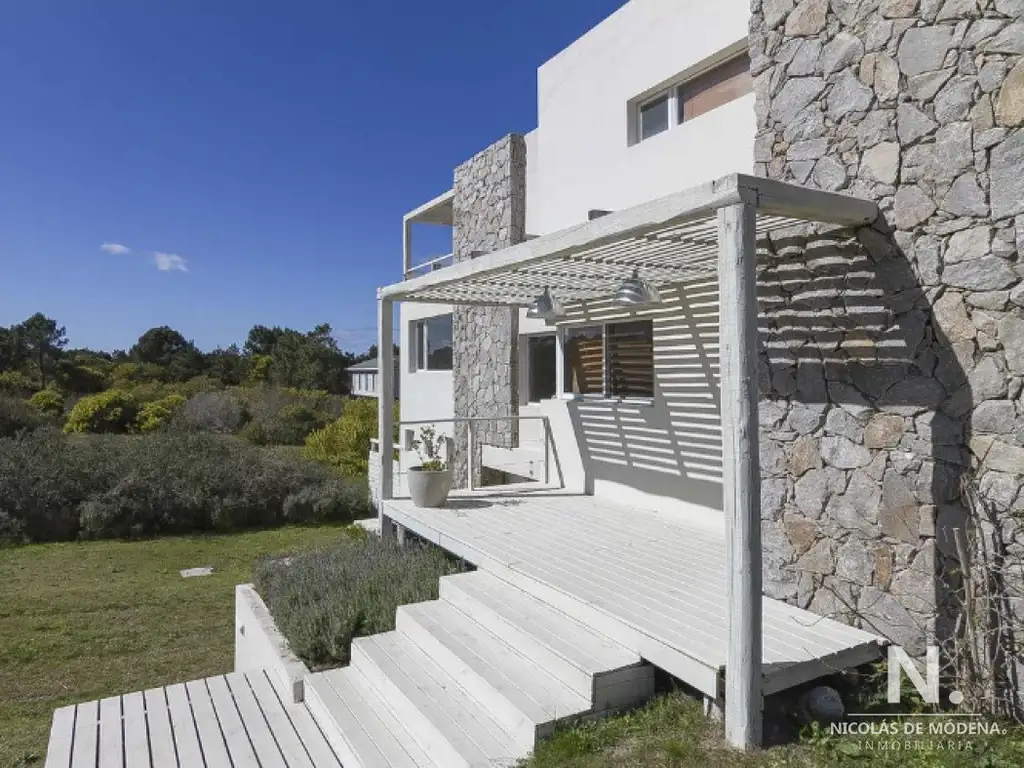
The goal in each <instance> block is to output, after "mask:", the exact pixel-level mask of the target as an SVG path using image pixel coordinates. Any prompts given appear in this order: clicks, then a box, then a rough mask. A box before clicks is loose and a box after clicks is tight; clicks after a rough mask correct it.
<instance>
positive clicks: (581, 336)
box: [564, 320, 654, 398]
mask: <svg viewBox="0 0 1024 768" xmlns="http://www.w3.org/2000/svg"><path fill="white" fill-rule="evenodd" d="M564 365H565V383H564V386H565V393H566V394H571V395H603V396H606V397H630V398H632V397H643V398H650V397H654V329H653V324H652V322H651V321H650V320H636V321H632V322H627V323H608V324H607V325H587V326H580V327H576V328H569V329H567V330H566V331H565V360H564Z"/></svg>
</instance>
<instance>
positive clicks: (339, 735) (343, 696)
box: [305, 667, 434, 768]
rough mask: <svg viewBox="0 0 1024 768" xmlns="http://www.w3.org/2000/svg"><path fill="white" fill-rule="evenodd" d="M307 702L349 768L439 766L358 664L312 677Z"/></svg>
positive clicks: (307, 689)
mask: <svg viewBox="0 0 1024 768" xmlns="http://www.w3.org/2000/svg"><path fill="white" fill-rule="evenodd" d="M305 703H306V707H307V708H308V709H309V712H310V713H311V714H312V715H313V718H314V719H315V720H316V722H317V724H318V725H319V726H320V729H321V730H322V731H323V733H324V736H325V737H326V738H327V740H328V742H329V743H330V744H331V746H332V747H333V749H334V751H335V752H336V753H337V754H338V755H339V756H340V757H341V761H342V765H344V766H345V768H433V767H434V763H433V762H432V761H431V760H430V758H428V757H427V756H426V754H425V753H424V752H423V751H422V750H421V749H420V748H419V746H418V745H417V744H416V742H414V741H413V740H412V739H411V738H410V737H409V735H408V734H407V733H406V732H405V729H404V728H402V726H401V724H400V723H399V722H398V720H397V719H396V718H395V716H394V714H393V713H392V712H391V711H390V710H389V709H388V708H387V706H386V704H385V703H384V702H383V700H382V699H381V698H380V697H379V695H378V694H377V692H376V691H375V690H374V689H373V688H372V687H371V686H370V684H369V683H368V682H367V681H366V679H365V678H363V676H362V675H360V674H359V672H358V671H356V670H355V669H354V668H352V667H344V668H342V669H332V670H328V671H327V672H319V673H317V674H315V675H310V676H309V677H308V678H306V689H305Z"/></svg>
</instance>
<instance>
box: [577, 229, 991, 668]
mask: <svg viewBox="0 0 1024 768" xmlns="http://www.w3.org/2000/svg"><path fill="white" fill-rule="evenodd" d="M880 227H884V224H882V225H880ZM808 231H809V230H808V228H807V227H806V226H805V227H803V228H800V229H793V230H787V231H777V232H775V233H774V234H773V235H772V237H771V238H770V239H765V240H764V241H762V242H761V243H760V244H759V246H760V247H759V255H758V261H759V267H758V270H759V279H758V292H759V301H760V313H759V325H760V328H759V330H760V345H761V354H760V366H759V379H760V389H761V403H760V424H761V474H762V520H763V548H764V562H765V568H764V586H765V593H766V594H768V595H770V596H772V597H776V598H779V599H784V600H787V601H789V602H793V603H795V604H798V605H800V606H802V607H809V608H811V609H812V610H814V611H817V612H818V613H821V614H826V615H830V616H833V617H836V618H840V619H843V620H845V621H847V622H849V623H853V624H857V625H860V626H863V627H865V628H868V629H873V630H875V631H877V632H878V633H879V634H882V635H885V636H886V637H888V638H890V639H892V640H893V641H895V642H897V643H899V644H901V645H904V646H906V647H907V648H908V649H909V650H911V651H913V652H923V649H924V644H925V638H926V637H927V636H928V634H929V633H930V632H931V631H937V632H939V633H940V634H945V633H947V632H948V629H946V628H944V627H945V624H944V622H943V620H942V619H939V620H938V621H936V614H937V612H939V607H940V605H942V604H943V603H944V602H945V597H944V590H943V589H942V588H941V587H940V581H941V579H940V578H939V576H938V574H939V573H940V572H943V571H946V570H948V567H947V565H944V563H945V562H946V561H947V560H948V559H949V558H950V557H951V556H952V555H953V554H954V552H955V547H954V539H953V534H952V531H953V529H954V528H958V527H959V528H962V527H964V525H965V522H966V511H965V507H964V504H963V503H962V501H961V498H960V496H961V490H960V489H961V482H962V479H963V478H964V476H965V474H966V473H967V472H968V470H969V467H970V453H969V451H968V450H967V448H966V446H967V445H968V444H969V442H970V434H969V414H970V412H971V409H972V407H973V404H974V401H975V399H976V397H981V398H982V399H984V398H986V397H992V396H993V394H992V393H988V392H985V391H981V392H976V391H975V390H976V389H977V385H978V382H977V381H975V383H974V385H973V386H972V382H969V381H968V379H967V376H966V375H965V372H964V371H965V368H964V365H963V364H962V360H963V359H964V358H963V356H964V355H971V354H973V352H972V350H973V347H971V346H970V345H963V344H958V343H957V338H958V337H959V336H958V334H960V333H964V334H966V333H967V326H970V323H971V321H970V319H969V318H968V316H967V313H966V312H965V310H964V307H963V305H962V304H960V303H958V302H960V301H961V299H960V298H959V297H958V296H955V295H951V296H950V297H943V296H942V295H936V294H935V293H934V291H933V292H932V293H931V294H929V293H928V292H926V291H925V289H924V288H922V286H921V284H920V282H919V281H918V279H917V278H916V277H915V267H914V265H912V264H911V263H910V262H909V261H908V259H907V257H906V256H905V255H904V254H903V253H902V252H901V251H900V249H899V248H898V247H897V246H896V245H895V243H894V241H893V240H892V238H891V235H890V233H889V232H887V231H884V230H883V229H875V228H870V227H868V228H862V229H860V230H859V231H857V232H853V231H850V230H848V229H847V230H842V229H839V230H837V229H835V228H828V227H815V228H813V229H812V230H810V232H811V233H810V234H808ZM663 293H664V296H665V299H666V302H665V304H664V305H662V306H660V307H659V308H658V309H656V310H651V311H647V312H644V313H640V314H638V315H636V317H650V318H651V319H652V321H653V325H654V356H655V398H654V401H653V403H652V404H650V405H639V404H630V403H620V402H609V401H576V402H571V403H569V404H568V410H569V414H570V418H571V421H572V425H573V429H574V432H575V436H576V440H577V444H578V445H579V448H580V453H581V457H582V460H583V464H584V468H585V471H586V473H587V475H588V478H589V480H590V481H591V483H593V482H594V481H598V480H601V481H608V482H613V483H619V484H622V485H625V486H630V487H632V488H636V489H639V490H642V491H644V492H646V493H650V494H656V495H660V496H666V497H670V498H673V499H678V500H681V501H684V502H688V503H691V504H696V505H701V506H704V507H710V508H715V509H721V495H722V494H721V490H722V489H721V483H722V466H721V463H722V452H721V429H720V425H719V419H720V397H719V367H718V344H719V337H718V288H717V284H716V283H715V282H714V281H711V282H708V281H705V282H695V283H691V284H686V285H682V286H676V287H675V288H674V289H672V290H670V291H669V290H666V291H664V292H663ZM936 316H939V317H940V318H941V320H942V322H941V324H940V323H939V322H937V321H936ZM616 317H618V318H621V317H624V315H623V313H622V311H621V310H616V309H614V308H613V307H612V306H611V305H608V304H605V305H596V304H595V305H590V306H588V307H584V308H576V310H575V313H574V316H572V317H571V320H573V321H574V322H588V321H594V322H597V321H607V320H610V319H615V318H616ZM963 324H966V325H963ZM940 325H941V326H942V327H940ZM943 328H944V329H945V330H943ZM970 328H971V329H973V326H970ZM991 373H992V375H991V377H987V378H986V376H985V374H984V373H983V374H982V381H981V387H982V388H983V389H984V388H985V387H987V386H988V384H987V381H988V378H991V379H992V380H993V381H995V380H997V379H998V380H1001V379H1002V372H999V371H992V372H991ZM975 377H977V374H975ZM947 624H948V622H947Z"/></svg>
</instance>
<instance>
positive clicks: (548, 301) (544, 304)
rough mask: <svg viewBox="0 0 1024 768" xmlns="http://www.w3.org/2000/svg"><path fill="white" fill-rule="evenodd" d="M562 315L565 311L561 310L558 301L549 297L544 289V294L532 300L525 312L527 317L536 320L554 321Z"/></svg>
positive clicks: (548, 293) (549, 294)
mask: <svg viewBox="0 0 1024 768" xmlns="http://www.w3.org/2000/svg"><path fill="white" fill-rule="evenodd" d="M564 314H565V310H564V309H563V308H562V305H561V304H560V303H559V302H558V299H556V298H554V297H553V296H552V295H551V293H550V292H549V291H548V289H547V288H545V289H544V293H542V294H541V295H540V296H538V297H537V298H536V299H534V300H533V303H532V304H530V308H529V309H527V310H526V316H527V317H532V318H536V319H538V320H554V319H555V318H556V317H561V316H562V315H564Z"/></svg>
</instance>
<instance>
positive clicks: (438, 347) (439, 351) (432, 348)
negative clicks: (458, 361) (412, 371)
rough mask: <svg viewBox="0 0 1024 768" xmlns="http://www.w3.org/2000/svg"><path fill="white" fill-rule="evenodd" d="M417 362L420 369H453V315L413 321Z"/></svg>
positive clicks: (417, 368)
mask: <svg viewBox="0 0 1024 768" xmlns="http://www.w3.org/2000/svg"><path fill="white" fill-rule="evenodd" d="M412 325H413V328H412V330H413V339H414V341H415V350H414V353H415V362H416V370H418V371H450V370H451V369H452V316H451V314H450V313H449V314H447V315H437V316H436V317H425V318H423V319H422V320H416V321H414V322H413V324H412Z"/></svg>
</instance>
